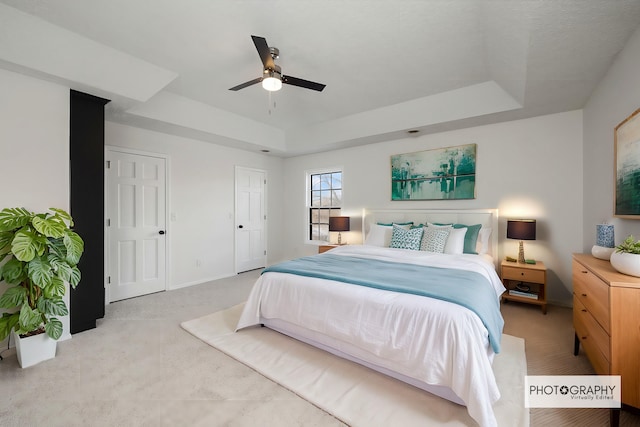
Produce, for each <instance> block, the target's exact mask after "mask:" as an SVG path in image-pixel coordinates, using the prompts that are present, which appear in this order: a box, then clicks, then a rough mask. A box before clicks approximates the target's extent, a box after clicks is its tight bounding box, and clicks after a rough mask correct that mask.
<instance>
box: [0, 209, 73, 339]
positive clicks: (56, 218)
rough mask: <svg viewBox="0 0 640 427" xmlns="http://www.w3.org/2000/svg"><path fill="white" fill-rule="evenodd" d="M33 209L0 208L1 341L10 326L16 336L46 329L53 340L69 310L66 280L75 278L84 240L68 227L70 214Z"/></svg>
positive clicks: (56, 210)
mask: <svg viewBox="0 0 640 427" xmlns="http://www.w3.org/2000/svg"><path fill="white" fill-rule="evenodd" d="M49 210H50V211H51V212H47V213H38V214H36V213H33V212H30V211H28V210H26V209H24V208H7V209H3V210H2V211H0V262H2V261H5V260H6V262H5V263H4V264H3V265H2V266H0V280H2V281H4V282H5V283H7V284H8V285H9V286H8V288H7V289H6V290H5V292H4V293H3V294H2V296H1V297H0V308H4V309H8V312H7V313H3V314H2V317H0V341H1V340H3V339H5V338H6V337H7V335H9V333H10V332H11V329H15V332H16V333H17V334H19V335H34V334H36V333H41V332H42V331H44V332H46V334H47V335H48V336H50V337H51V338H53V339H55V340H57V339H58V338H60V336H61V335H62V322H61V321H60V320H59V319H58V318H57V317H55V316H66V315H67V314H69V310H68V309H67V305H66V304H65V302H64V301H63V299H62V298H63V297H64V294H65V289H66V288H65V282H68V283H69V285H70V286H71V287H72V288H75V287H76V286H77V285H78V283H79V282H80V270H79V269H78V267H77V264H78V261H79V260H80V257H81V256H82V252H83V251H84V241H83V240H82V238H81V237H80V236H79V235H78V234H76V233H75V232H74V231H72V230H71V227H73V219H72V218H71V215H69V214H68V213H67V212H65V211H63V210H62V209H55V208H50V209H49Z"/></svg>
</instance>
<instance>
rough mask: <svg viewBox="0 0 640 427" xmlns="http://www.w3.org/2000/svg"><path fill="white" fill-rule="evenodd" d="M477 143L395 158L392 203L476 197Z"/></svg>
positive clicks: (392, 177) (393, 157)
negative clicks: (393, 201)
mask: <svg viewBox="0 0 640 427" xmlns="http://www.w3.org/2000/svg"><path fill="white" fill-rule="evenodd" d="M476 150H477V147H476V144H467V145H459V146H456V147H448V148H438V149H435V150H426V151H418V152H415V153H407V154H396V155H393V156H391V200H456V199H475V198H476Z"/></svg>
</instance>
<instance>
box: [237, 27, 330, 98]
mask: <svg viewBox="0 0 640 427" xmlns="http://www.w3.org/2000/svg"><path fill="white" fill-rule="evenodd" d="M251 38H252V39H253V44H254V45H256V49H257V50H258V55H260V60H261V61H262V65H263V66H264V68H263V71H262V74H263V75H262V77H258V78H257V79H253V80H249V81H248V82H245V83H242V84H239V85H238V86H234V87H232V88H230V89H229V90H233V91H237V90H240V89H244V88H245V87H248V86H251V85H254V84H256V83H260V82H262V87H263V88H265V89H266V90H268V91H276V90H280V89H281V88H282V84H283V83H286V84H289V85H292V86H299V87H303V88H305V89H311V90H317V91H318V92H322V90H323V89H324V88H325V86H326V85H323V84H322V83H316V82H312V81H309V80H304V79H299V78H297V77H291V76H285V75H283V74H282V70H281V69H280V66H278V65H276V64H275V62H274V61H275V60H276V59H278V58H279V55H280V51H279V50H278V48H276V47H269V45H267V40H266V39H265V38H264V37H259V36H251Z"/></svg>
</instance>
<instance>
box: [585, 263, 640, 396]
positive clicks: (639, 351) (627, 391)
mask: <svg viewBox="0 0 640 427" xmlns="http://www.w3.org/2000/svg"><path fill="white" fill-rule="evenodd" d="M573 327H574V328H575V331H576V337H575V349H574V350H575V351H574V353H575V354H576V355H577V354H578V351H579V349H580V344H582V346H583V348H584V351H585V353H586V354H587V357H588V358H589V361H590V362H591V364H592V365H593V368H594V370H595V371H596V373H598V374H601V375H620V376H621V383H622V403H623V404H624V405H629V406H632V407H634V408H636V409H637V408H640V278H637V277H633V276H627V275H625V274H622V273H619V272H618V271H616V270H615V269H614V268H613V267H612V266H611V264H610V263H609V261H605V260H601V259H597V258H594V257H593V256H591V255H589V254H574V255H573ZM627 409H632V408H627Z"/></svg>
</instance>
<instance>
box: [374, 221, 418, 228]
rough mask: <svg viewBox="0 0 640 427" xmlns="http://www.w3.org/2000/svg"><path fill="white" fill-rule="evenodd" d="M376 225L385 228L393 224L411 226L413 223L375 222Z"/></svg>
mask: <svg viewBox="0 0 640 427" xmlns="http://www.w3.org/2000/svg"><path fill="white" fill-rule="evenodd" d="M376 224H378V225H384V226H385V227H391V226H392V225H393V224H396V225H413V221H411V222H376Z"/></svg>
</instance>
